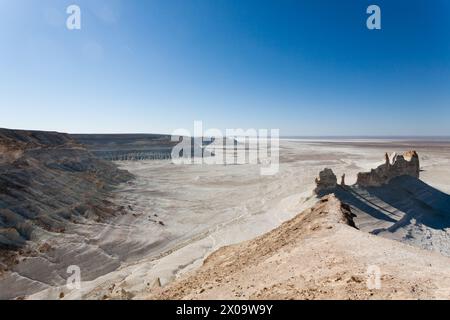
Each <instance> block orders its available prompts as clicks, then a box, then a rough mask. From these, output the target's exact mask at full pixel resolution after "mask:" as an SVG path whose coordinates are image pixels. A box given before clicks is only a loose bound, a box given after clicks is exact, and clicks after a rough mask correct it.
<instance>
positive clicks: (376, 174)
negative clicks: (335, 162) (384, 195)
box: [356, 151, 420, 187]
mask: <svg viewBox="0 0 450 320" xmlns="http://www.w3.org/2000/svg"><path fill="white" fill-rule="evenodd" d="M385 159H386V161H385V163H384V164H382V165H380V166H379V167H378V168H376V169H372V170H371V171H370V172H361V173H359V174H358V180H357V182H356V184H358V185H360V186H362V187H376V186H381V185H384V184H386V183H389V181H391V180H392V179H394V178H396V177H400V176H411V177H414V178H419V174H420V161H419V156H418V154H417V152H415V151H409V152H406V153H405V154H404V155H397V154H393V155H391V157H389V155H388V154H387V153H386V155H385Z"/></svg>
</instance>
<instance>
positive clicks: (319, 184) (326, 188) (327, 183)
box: [314, 168, 337, 196]
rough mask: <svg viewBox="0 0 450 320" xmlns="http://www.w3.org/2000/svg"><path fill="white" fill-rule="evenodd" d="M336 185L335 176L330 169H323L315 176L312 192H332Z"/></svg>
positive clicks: (319, 193)
mask: <svg viewBox="0 0 450 320" xmlns="http://www.w3.org/2000/svg"><path fill="white" fill-rule="evenodd" d="M336 186H337V177H336V175H335V174H334V172H333V170H331V169H328V168H326V169H323V170H322V171H320V173H319V177H318V178H316V188H315V189H314V192H315V193H316V194H317V195H319V196H321V195H324V194H329V193H332V192H334V190H335V189H336Z"/></svg>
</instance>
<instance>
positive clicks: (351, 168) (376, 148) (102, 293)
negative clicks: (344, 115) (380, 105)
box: [0, 140, 450, 299]
mask: <svg viewBox="0 0 450 320" xmlns="http://www.w3.org/2000/svg"><path fill="white" fill-rule="evenodd" d="M409 149H417V151H418V152H419V155H420V156H421V161H422V166H423V170H424V171H423V172H422V179H423V180H424V181H425V182H427V183H429V184H430V185H432V186H434V187H436V188H438V189H440V190H441V191H444V192H447V193H450V178H449V177H450V175H449V174H448V173H449V172H450V162H449V161H448V159H449V158H450V144H445V143H444V145H430V144H428V143H424V142H421V141H419V142H392V141H378V142H377V143H373V142H367V141H359V142H354V141H352V142H349V141H345V140H343V141H339V142H336V141H334V142H333V143H327V142H311V141H299V140H284V141H282V142H281V146H280V156H281V159H280V161H281V164H280V171H279V173H278V174H277V175H274V176H266V177H264V176H261V175H260V171H259V167H257V166H252V165H234V166H219V165H203V166H198V165H185V166H176V165H173V164H172V163H171V162H170V161H139V162H122V163H120V167H121V168H123V169H127V170H129V171H130V172H132V173H133V174H135V175H136V176H137V177H138V178H137V179H136V180H135V181H134V182H132V183H131V184H126V185H123V186H122V187H121V188H120V189H119V190H117V192H116V199H115V201H117V202H118V203H119V204H121V205H123V206H125V207H126V208H128V210H129V211H130V213H129V214H127V215H126V216H121V217H117V218H115V219H114V220H112V221H111V222H110V223H108V224H100V223H92V222H86V224H85V225H82V226H77V227H74V229H72V230H69V232H68V234H67V235H66V236H65V237H64V239H58V240H55V242H54V243H53V249H52V250H54V251H56V252H58V254H56V253H53V254H52V256H51V259H49V258H48V256H46V258H42V257H38V258H36V259H31V260H30V259H28V260H29V261H28V262H27V261H25V262H20V263H19V265H18V267H17V268H16V269H15V270H14V272H11V273H8V274H6V275H3V277H2V278H1V279H0V289H1V290H0V292H3V296H6V297H8V298H13V297H17V296H23V295H27V296H28V295H29V298H31V299H41V298H51V299H57V298H59V297H60V296H61V293H62V292H63V293H64V298H65V299H77V298H88V299H102V298H145V297H147V296H148V295H149V294H150V293H151V292H152V291H154V290H155V281H157V279H159V280H160V282H161V284H162V285H163V286H164V285H166V284H168V283H170V282H171V281H173V280H174V279H177V278H180V277H182V276H183V275H184V274H186V273H187V272H189V271H192V270H194V269H197V268H198V267H199V266H201V264H202V262H203V260H204V259H205V257H207V256H208V255H209V254H210V253H212V252H214V251H215V250H217V249H218V248H220V247H223V246H226V245H230V244H235V243H238V242H241V241H245V240H249V239H252V238H254V237H256V236H259V235H261V234H263V233H265V232H268V231H270V230H272V229H274V228H275V227H277V226H279V225H280V224H281V223H282V222H284V221H286V220H288V219H291V218H292V217H294V216H295V215H296V214H298V213H299V212H301V211H303V210H304V209H306V208H308V207H310V206H312V205H313V204H314V202H315V199H314V198H313V197H311V195H312V193H311V191H312V189H313V187H314V178H315V177H316V176H317V174H318V172H319V171H320V170H322V169H323V168H324V167H329V168H332V169H333V170H334V171H335V173H336V174H337V175H338V176H339V175H340V174H342V173H344V172H345V173H346V176H347V179H346V180H347V183H348V184H350V183H352V182H354V181H356V174H357V172H360V171H366V170H369V169H370V168H373V167H376V166H377V165H379V164H380V163H382V162H383V153H384V152H385V151H399V152H402V151H405V150H409ZM68 239H70V241H68ZM45 261H51V263H50V264H49V263H48V262H45ZM71 264H76V265H80V267H81V278H82V280H83V282H82V286H81V290H72V291H71V290H68V288H67V287H66V286H65V278H67V275H63V273H64V272H63V271H64V270H65V268H67V266H68V265H71ZM55 266H58V268H56V267H55ZM55 270H58V271H57V272H55ZM55 274H57V275H58V276H55ZM55 279H56V280H55ZM6 290H7V291H6ZM5 293H6V294H5ZM30 294H31V295H30Z"/></svg>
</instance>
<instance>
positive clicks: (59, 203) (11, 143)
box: [0, 129, 132, 249]
mask: <svg viewBox="0 0 450 320" xmlns="http://www.w3.org/2000/svg"><path fill="white" fill-rule="evenodd" d="M130 179H132V175H131V174H130V173H128V172H127V171H124V170H119V169H118V168H117V167H116V166H115V165H114V164H113V163H110V162H107V161H103V160H100V159H98V158H96V157H95V156H94V155H93V154H92V153H91V152H89V151H88V150H87V149H86V148H85V147H84V146H82V145H81V144H79V143H78V142H76V141H75V140H74V139H73V138H72V137H71V136H69V135H68V134H63V133H57V132H38V131H22V130H9V129H0V249H16V248H18V247H21V246H23V245H24V244H25V243H26V241H27V240H30V238H31V237H32V235H33V233H34V231H36V229H37V228H41V229H45V230H47V231H51V232H64V230H65V225H66V223H67V222H68V221H72V222H76V221H77V219H80V218H86V217H87V218H91V219H97V220H98V219H102V218H105V217H107V216H110V215H113V214H114V213H115V212H117V210H118V208H116V207H115V206H114V205H113V204H112V203H111V202H109V201H108V200H107V198H108V197H109V196H110V191H111V190H112V189H113V188H114V186H116V185H118V184H119V183H122V182H125V181H128V180H130Z"/></svg>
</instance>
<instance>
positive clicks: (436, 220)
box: [315, 151, 450, 256]
mask: <svg viewBox="0 0 450 320" xmlns="http://www.w3.org/2000/svg"><path fill="white" fill-rule="evenodd" d="M385 159H386V160H385V163H384V164H382V165H380V166H379V167H377V168H376V169H373V170H371V171H370V172H364V173H359V174H358V179H357V182H356V183H355V184H353V185H346V184H345V180H344V179H343V181H342V183H341V184H340V185H338V184H336V176H335V174H334V173H333V171H332V170H331V169H325V170H324V171H322V172H321V173H320V175H319V178H318V179H316V184H317V187H316V189H315V193H316V195H317V196H318V197H322V196H324V195H326V194H332V193H333V194H334V195H335V196H336V197H337V198H338V199H339V200H340V201H342V202H343V203H345V204H347V205H349V207H350V208H351V211H352V212H353V213H354V214H355V215H356V218H355V219H354V221H355V224H356V226H357V227H358V228H359V229H360V230H362V231H366V232H369V233H372V234H375V235H379V236H382V237H385V238H389V239H393V240H398V241H401V242H405V243H408V244H410V245H413V246H416V247H420V248H422V249H428V250H433V251H438V252H440V253H441V254H443V255H446V256H450V248H449V247H448V242H449V241H450V232H449V231H448V230H450V195H448V194H445V193H444V192H442V191H440V190H438V189H436V188H434V187H433V186H431V185H428V184H426V183H425V182H423V181H421V180H420V179H419V174H420V164H419V156H418V154H417V153H416V152H415V151H410V152H407V153H405V154H404V155H397V154H393V155H392V156H390V157H389V156H388V155H387V154H386V156H385Z"/></svg>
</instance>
